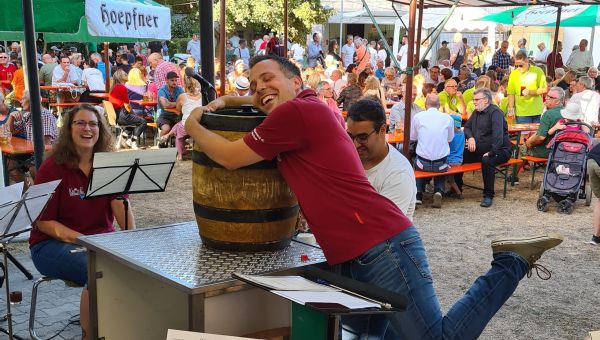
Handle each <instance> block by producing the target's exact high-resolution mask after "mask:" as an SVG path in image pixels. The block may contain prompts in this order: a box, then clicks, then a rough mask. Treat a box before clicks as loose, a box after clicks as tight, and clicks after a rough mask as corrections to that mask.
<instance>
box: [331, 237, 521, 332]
mask: <svg viewBox="0 0 600 340" xmlns="http://www.w3.org/2000/svg"><path fill="white" fill-rule="evenodd" d="M491 265H492V266H491V268H490V270H489V271H488V272H487V273H486V274H485V275H483V276H480V277H479V278H477V279H476V280H475V282H474V283H473V285H472V286H471V288H469V290H468V291H467V292H466V293H465V295H464V296H463V297H462V298H460V300H458V301H457V302H456V303H455V304H454V305H453V306H452V308H450V310H449V311H448V313H447V314H446V315H445V316H443V315H442V312H441V309H440V303H439V301H438V298H437V296H436V293H435V290H434V288H433V280H432V277H431V272H430V271H429V264H428V261H427V254H426V252H425V247H424V246H423V243H422V241H421V237H420V236H419V232H418V231H417V229H416V228H415V227H414V226H412V227H410V228H408V229H406V230H405V231H403V232H401V233H400V234H398V235H396V236H394V237H392V238H390V239H389V240H387V241H385V242H382V243H380V244H378V245H376V246H374V247H373V248H371V249H370V250H368V251H367V252H366V253H364V254H362V255H361V256H359V257H357V258H355V259H353V260H350V261H347V262H344V263H342V264H340V265H338V266H337V267H336V270H337V271H338V272H340V273H341V274H342V275H344V276H347V277H350V278H352V279H355V280H358V281H362V282H366V283H369V284H372V285H375V286H378V287H381V288H384V289H387V290H389V291H392V292H396V293H398V294H402V295H404V296H406V297H407V300H408V305H407V308H406V311H404V312H399V313H395V314H392V315H391V316H388V317H387V320H386V318H385V317H383V316H381V315H377V316H362V317H361V316H357V317H351V318H350V317H343V318H342V324H343V330H342V336H343V339H359V338H360V339H384V338H385V339H475V338H477V337H478V336H479V335H480V334H481V332H482V331H483V329H484V328H485V326H486V325H487V323H488V322H489V321H490V319H491V318H492V317H493V316H494V314H496V312H497V311H498V310H499V309H500V307H502V305H503V304H504V302H505V301H506V300H507V299H508V298H509V297H510V296H511V295H512V293H513V292H514V290H515V289H516V288H517V285H518V284H519V281H520V280H521V279H522V278H523V276H525V273H527V268H528V265H527V262H526V261H525V260H524V259H522V258H521V257H520V256H519V255H517V254H515V253H511V252H501V253H496V254H494V259H493V260H492V264H491ZM386 321H387V322H386ZM388 322H389V326H390V327H389V328H388Z"/></svg>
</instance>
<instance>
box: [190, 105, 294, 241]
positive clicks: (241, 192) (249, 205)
mask: <svg viewBox="0 0 600 340" xmlns="http://www.w3.org/2000/svg"><path fill="white" fill-rule="evenodd" d="M265 118H266V116H265V115H264V114H262V113H260V112H258V111H254V110H253V109H252V107H244V108H242V109H228V110H219V111H217V112H213V113H208V112H207V113H204V114H203V115H202V121H201V124H202V125H203V126H204V127H206V128H207V129H209V130H212V131H213V132H215V133H217V134H219V135H221V136H223V137H225V138H227V139H228V140H237V139H240V138H242V137H243V136H245V135H246V134H247V133H248V132H250V131H252V130H253V129H254V128H255V127H256V126H257V125H259V124H260V123H261V122H262V121H263V120H264V119H265ZM192 160H193V174H192V181H193V189H194V212H195V214H196V221H197V222H198V230H199V232H200V237H201V238H202V242H203V243H204V244H206V245H207V246H209V247H212V248H215V249H220V250H233V251H263V250H278V249H283V248H285V247H287V246H288V245H289V244H290V240H291V237H292V235H293V233H294V231H295V226H296V222H297V218H298V211H299V207H298V201H297V200H296V196H295V195H294V194H293V193H292V191H291V190H290V188H289V187H288V185H287V183H286V182H285V181H284V179H283V177H282V176H281V174H280V173H279V170H277V163H276V160H271V161H262V162H259V163H256V164H252V165H249V166H246V167H243V168H240V169H237V170H233V171H231V170H227V169H225V168H223V167H222V166H221V165H219V164H217V163H216V162H214V161H213V160H211V159H210V158H209V157H208V156H207V155H206V154H205V153H204V152H202V149H201V148H200V147H199V146H198V144H195V145H194V152H193V154H192Z"/></svg>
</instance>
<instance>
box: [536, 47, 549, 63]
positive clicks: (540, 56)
mask: <svg viewBox="0 0 600 340" xmlns="http://www.w3.org/2000/svg"><path fill="white" fill-rule="evenodd" d="M537 48H538V50H539V51H538V52H536V53H535V55H534V56H533V62H534V63H536V64H542V65H546V60H547V59H548V55H549V54H550V51H549V50H548V49H547V48H546V44H544V43H543V42H540V43H539V44H538V45H537Z"/></svg>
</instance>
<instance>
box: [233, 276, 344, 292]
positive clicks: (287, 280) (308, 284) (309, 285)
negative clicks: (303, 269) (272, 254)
mask: <svg viewBox="0 0 600 340" xmlns="http://www.w3.org/2000/svg"><path fill="white" fill-rule="evenodd" d="M235 275H237V276H239V277H241V278H243V279H246V280H248V281H252V282H255V283H257V284H259V285H261V286H264V287H267V288H269V289H273V290H304V291H314V292H337V291H339V289H337V288H333V287H329V286H326V285H322V284H319V283H316V282H313V281H311V280H308V279H306V278H303V277H302V276H261V275H242V274H238V273H236V274H235Z"/></svg>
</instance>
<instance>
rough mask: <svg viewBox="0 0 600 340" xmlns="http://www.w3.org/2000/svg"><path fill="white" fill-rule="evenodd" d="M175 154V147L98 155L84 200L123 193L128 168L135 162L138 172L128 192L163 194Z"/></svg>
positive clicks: (96, 155)
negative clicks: (157, 192)
mask: <svg viewBox="0 0 600 340" xmlns="http://www.w3.org/2000/svg"><path fill="white" fill-rule="evenodd" d="M176 155H177V151H176V150H175V149H174V148H167V149H158V150H139V151H128V152H98V153H96V154H95V155H94V164H93V172H92V180H91V181H90V184H89V187H88V190H87V195H88V196H87V197H94V196H101V195H109V194H114V193H122V192H124V191H125V187H126V185H127V181H128V179H129V176H130V175H131V171H132V169H131V166H132V165H133V164H134V163H135V160H136V159H137V160H138V164H139V165H140V169H138V170H137V172H136V173H135V176H134V180H133V182H132V183H131V187H130V190H129V192H143V191H152V190H155V191H163V190H164V189H165V186H166V182H167V179H168V178H169V175H170V173H171V170H172V168H173V163H175V157H176ZM142 171H143V172H142ZM144 173H145V174H144ZM152 181H154V182H156V184H155V183H153V182H152Z"/></svg>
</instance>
